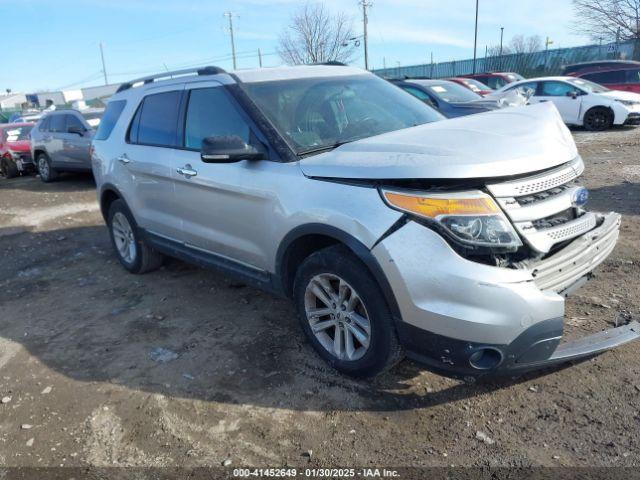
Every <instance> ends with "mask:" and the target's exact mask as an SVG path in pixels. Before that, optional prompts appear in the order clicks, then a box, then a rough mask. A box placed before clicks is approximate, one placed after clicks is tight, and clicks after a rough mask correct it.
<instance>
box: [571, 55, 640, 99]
mask: <svg viewBox="0 0 640 480" xmlns="http://www.w3.org/2000/svg"><path fill="white" fill-rule="evenodd" d="M564 71H565V75H571V76H573V77H577V78H584V79H585V80H590V81H592V82H595V83H598V84H600V85H603V86H605V87H607V88H610V89H611V90H622V91H625V92H635V93H640V62H636V61H635V60H599V61H593V62H583V63H576V64H573V65H568V66H566V67H565V69H564Z"/></svg>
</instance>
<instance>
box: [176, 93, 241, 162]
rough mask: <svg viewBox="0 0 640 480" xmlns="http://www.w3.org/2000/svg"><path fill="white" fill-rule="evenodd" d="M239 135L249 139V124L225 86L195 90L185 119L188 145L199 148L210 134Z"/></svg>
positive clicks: (186, 145)
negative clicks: (232, 100)
mask: <svg viewBox="0 0 640 480" xmlns="http://www.w3.org/2000/svg"><path fill="white" fill-rule="evenodd" d="M228 135H237V136H238V137H240V138H241V139H242V140H244V141H245V142H247V143H248V142H249V125H247V123H246V122H245V121H244V119H243V118H242V117H241V116H240V114H239V113H238V110H236V107H235V106H234V105H233V103H231V100H230V99H229V97H228V96H227V93H226V92H225V91H224V88H223V87H213V88H202V89H197V90H191V94H190V95H189V107H188V108H187V118H186V122H185V136H184V137H185V138H184V143H185V147H187V148H192V149H198V150H200V148H201V147H202V140H204V139H205V138H207V137H214V136H228Z"/></svg>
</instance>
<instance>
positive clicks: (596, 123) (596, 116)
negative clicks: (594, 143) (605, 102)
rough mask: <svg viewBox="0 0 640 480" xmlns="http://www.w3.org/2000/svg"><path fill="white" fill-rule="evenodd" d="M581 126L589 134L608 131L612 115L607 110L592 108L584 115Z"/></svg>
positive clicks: (611, 122) (611, 123)
mask: <svg viewBox="0 0 640 480" xmlns="http://www.w3.org/2000/svg"><path fill="white" fill-rule="evenodd" d="M583 125H584V128H585V130H589V131H590V132H601V131H603V130H608V129H609V128H611V126H612V125H613V114H612V113H611V111H610V110H609V109H608V108H604V107H594V108H592V109H591V110H589V111H587V113H585V114H584V120H583Z"/></svg>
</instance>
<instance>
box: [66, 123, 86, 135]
mask: <svg viewBox="0 0 640 480" xmlns="http://www.w3.org/2000/svg"><path fill="white" fill-rule="evenodd" d="M84 132H86V130H85V129H84V128H82V127H81V126H79V125H71V126H70V127H69V128H67V133H76V134H78V135H80V136H81V137H82V136H83V135H84Z"/></svg>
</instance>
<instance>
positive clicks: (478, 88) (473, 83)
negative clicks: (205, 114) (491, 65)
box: [447, 77, 494, 97]
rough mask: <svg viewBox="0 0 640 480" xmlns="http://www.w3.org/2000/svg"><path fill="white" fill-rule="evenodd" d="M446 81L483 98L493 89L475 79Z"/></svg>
mask: <svg viewBox="0 0 640 480" xmlns="http://www.w3.org/2000/svg"><path fill="white" fill-rule="evenodd" d="M447 80H449V81H450V82H455V83H457V84H459V85H462V86H463V87H466V88H468V89H469V90H471V91H472V92H474V93H477V94H478V95H482V96H483V97H484V96H485V95H488V94H489V93H491V92H493V91H494V90H493V88H489V87H487V86H486V85H485V84H484V83H481V82H479V81H478V80H476V79H475V78H463V77H454V78H447Z"/></svg>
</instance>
